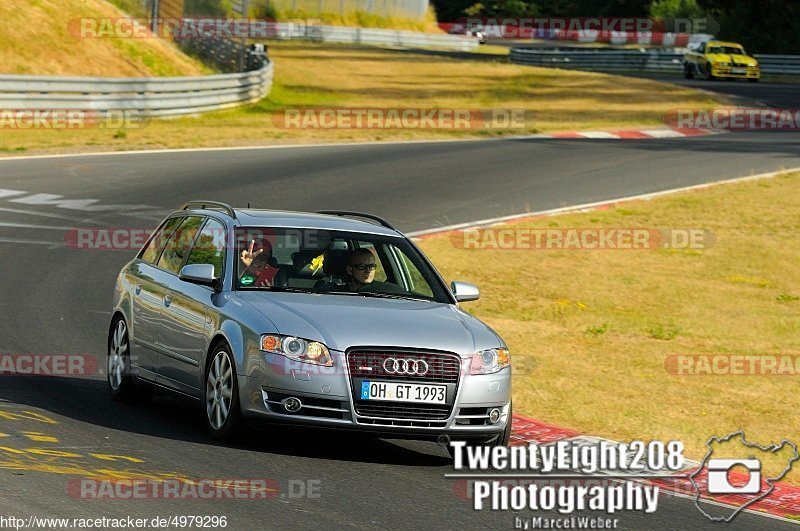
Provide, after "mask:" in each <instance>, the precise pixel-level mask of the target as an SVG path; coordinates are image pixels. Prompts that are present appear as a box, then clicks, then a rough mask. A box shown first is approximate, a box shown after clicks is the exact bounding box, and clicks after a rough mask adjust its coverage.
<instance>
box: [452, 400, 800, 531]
mask: <svg viewBox="0 0 800 531" xmlns="http://www.w3.org/2000/svg"><path fill="white" fill-rule="evenodd" d="M603 440H608V439H602V438H599V437H591V436H586V435H582V434H580V433H579V432H577V431H575V430H571V429H568V428H561V427H559V426H554V425H552V424H546V423H544V422H541V421H539V420H535V419H529V418H526V417H523V416H520V415H514V420H513V424H512V431H511V442H510V445H511V446H524V445H527V444H528V443H531V442H535V443H538V444H548V443H553V442H556V441H576V442H599V441H603ZM612 442H613V441H612ZM685 463H686V465H685V467H684V469H683V470H681V471H678V472H676V473H675V475H676V476H677V477H675V478H674V479H671V478H669V479H666V478H650V479H648V478H647V477H646V474H642V478H641V479H635V480H630V481H636V482H641V483H646V484H648V485H655V486H658V487H659V489H661V490H663V491H666V492H669V493H671V494H673V495H677V496H681V497H685V498H691V499H694V498H695V496H696V491H695V489H694V487H693V486H692V483H691V481H690V480H689V478H688V477H685V476H686V475H688V474H690V473H692V472H694V471H695V470H697V468H698V467H699V466H700V463H699V462H698V461H690V460H688V459H687V460H685ZM608 476H609V479H613V473H611V472H610V473H608ZM592 479H594V480H597V476H594V477H592ZM695 482H696V483H697V487H698V488H699V489H705V488H706V486H707V477H706V474H705V473H701V474H698V475H697V476H696V478H695ZM453 491H454V492H455V493H456V495H457V496H459V497H461V498H466V497H469V486H468V484H467V483H466V482H464V481H460V482H457V483H456V485H454V486H453ZM701 499H702V500H703V502H704V503H713V504H715V505H720V506H725V507H732V508H735V507H739V506H741V505H742V504H744V503H747V501H748V500H747V498H745V497H742V496H737V495H719V496H702V498H701ZM744 512H749V513H753V514H759V515H762V516H771V517H776V518H780V519H782V520H783V519H790V518H795V519H796V518H798V517H800V487H797V486H795V485H790V484H789V483H782V482H777V483H775V488H774V490H773V491H772V493H770V495H769V496H767V497H765V498H763V499H761V500H759V501H757V502H755V503H752V504H751V505H749V506H748V507H747V508H745V509H744ZM790 521H792V522H795V523H796V520H790Z"/></svg>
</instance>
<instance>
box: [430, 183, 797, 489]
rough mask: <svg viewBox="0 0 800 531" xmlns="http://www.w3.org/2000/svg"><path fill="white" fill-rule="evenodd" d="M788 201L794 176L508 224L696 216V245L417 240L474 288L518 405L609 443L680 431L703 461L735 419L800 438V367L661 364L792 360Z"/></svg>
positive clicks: (661, 221) (760, 434) (793, 225)
mask: <svg viewBox="0 0 800 531" xmlns="http://www.w3.org/2000/svg"><path fill="white" fill-rule="evenodd" d="M797 197H800V174H794V175H791V176H783V177H778V178H774V179H770V180H763V181H757V182H749V183H740V184H732V185H725V186H720V187H716V188H712V189H709V190H705V191H696V192H688V193H682V194H680V195H675V196H670V197H664V198H661V199H657V200H652V201H637V202H631V203H627V204H626V205H624V207H619V208H615V209H612V210H608V211H602V212H588V213H578V214H569V215H563V216H557V217H551V218H542V219H539V220H535V221H528V222H524V223H520V224H517V225H514V227H515V228H516V227H539V228H547V227H562V228H583V227H589V228H597V227H608V228H613V227H616V228H634V227H641V228H657V229H669V228H699V229H704V230H708V231H711V232H712V233H713V234H714V235H715V237H716V241H715V242H714V244H713V246H711V247H710V248H707V249H703V250H685V251H684V250H668V249H660V250H629V251H622V250H616V251H601V250H596V251H587V250H584V251H580V250H559V251H552V250H551V251H546V250H486V249H483V250H479V249H470V250H466V249H459V248H456V247H455V246H454V243H453V241H452V239H451V237H448V236H437V237H432V238H430V239H425V240H424V241H423V242H422V247H423V248H424V250H425V251H426V253H428V254H429V255H430V256H431V257H432V258H433V261H434V262H435V263H436V264H438V266H439V267H440V269H441V271H442V273H443V275H444V277H445V278H447V279H460V280H465V281H469V282H474V283H476V284H478V285H479V286H480V287H481V291H482V298H481V300H480V301H478V302H476V303H471V304H467V305H465V309H467V310H469V311H471V312H473V313H475V314H476V315H477V316H479V317H480V318H482V319H484V320H486V321H487V322H488V323H490V324H491V325H492V326H493V327H494V328H495V329H496V330H497V331H498V332H499V333H500V334H501V335H502V336H503V337H504V338H505V339H506V341H507V342H508V343H509V345H510V347H511V351H512V357H513V359H514V364H515V367H516V369H515V374H514V380H515V381H514V406H515V408H516V411H517V412H518V413H522V414H525V415H529V416H532V417H535V418H538V419H541V420H544V421H546V422H551V423H554V424H557V425H562V426H567V427H570V428H574V429H577V430H580V431H581V432H585V433H589V434H594V435H600V436H605V437H608V438H611V439H615V440H630V439H635V438H644V439H651V438H652V439H661V440H669V439H676V438H677V439H681V440H683V441H684V442H685V443H686V445H687V454H688V456H690V457H692V458H695V459H700V458H702V456H703V455H704V450H705V449H704V446H703V444H704V442H705V441H706V440H707V439H708V438H709V437H710V436H711V435H726V434H728V433H730V432H732V431H735V430H737V429H740V428H741V429H744V430H745V433H746V435H747V437H748V439H749V440H751V441H758V442H760V443H761V444H767V443H770V442H778V441H780V440H781V439H783V438H788V439H789V440H792V441H794V442H795V443H800V409H799V408H798V407H797V399H796V397H797V395H798V393H800V374H795V375H793V376H787V375H782V376H779V375H763V376H730V375H715V376H710V375H695V376H689V375H682V376H678V375H675V374H674V373H672V372H670V371H668V370H667V369H666V368H665V359H666V358H667V357H668V356H670V355H674V354H704V355H714V354H746V355H759V354H767V355H779V354H788V355H792V356H800V318H798V315H800V268H799V267H798V266H797V264H798V263H800V240H798V238H797V231H798V228H800V225H798V221H797V220H798V219H800V204H798V202H797ZM474 264H481V265H480V267H475V266H474ZM767 464H768V465H770V466H776V463H773V462H767ZM789 480H790V481H791V482H793V483H795V484H800V467H797V466H796V467H795V470H794V472H792V474H791V476H789Z"/></svg>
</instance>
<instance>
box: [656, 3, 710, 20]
mask: <svg viewBox="0 0 800 531" xmlns="http://www.w3.org/2000/svg"><path fill="white" fill-rule="evenodd" d="M703 15H704V12H703V8H702V7H700V6H699V5H697V0H654V1H653V3H652V4H650V16H651V17H653V18H657V19H661V20H664V19H669V18H687V19H697V18H700V17H702V16H703Z"/></svg>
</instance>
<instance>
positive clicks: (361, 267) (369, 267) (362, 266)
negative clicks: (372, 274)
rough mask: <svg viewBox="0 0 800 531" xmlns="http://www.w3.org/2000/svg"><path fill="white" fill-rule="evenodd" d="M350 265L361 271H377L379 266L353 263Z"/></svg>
mask: <svg viewBox="0 0 800 531" xmlns="http://www.w3.org/2000/svg"><path fill="white" fill-rule="evenodd" d="M350 267H352V268H353V269H358V270H359V271H375V270H376V269H377V268H378V266H377V265H376V264H357V265H355V264H352V265H350Z"/></svg>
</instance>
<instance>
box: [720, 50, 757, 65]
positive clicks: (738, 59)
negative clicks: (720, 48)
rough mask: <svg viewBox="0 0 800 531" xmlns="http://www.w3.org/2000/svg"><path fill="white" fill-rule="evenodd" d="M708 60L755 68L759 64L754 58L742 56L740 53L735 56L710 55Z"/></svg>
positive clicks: (724, 54) (723, 54)
mask: <svg viewBox="0 0 800 531" xmlns="http://www.w3.org/2000/svg"><path fill="white" fill-rule="evenodd" d="M708 58H709V59H710V60H711V61H713V62H715V63H716V62H719V63H737V64H740V65H748V66H755V65H757V64H758V61H756V60H755V59H754V58H752V57H750V56H749V55H741V54H738V53H734V54H727V53H710V54H708Z"/></svg>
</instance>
